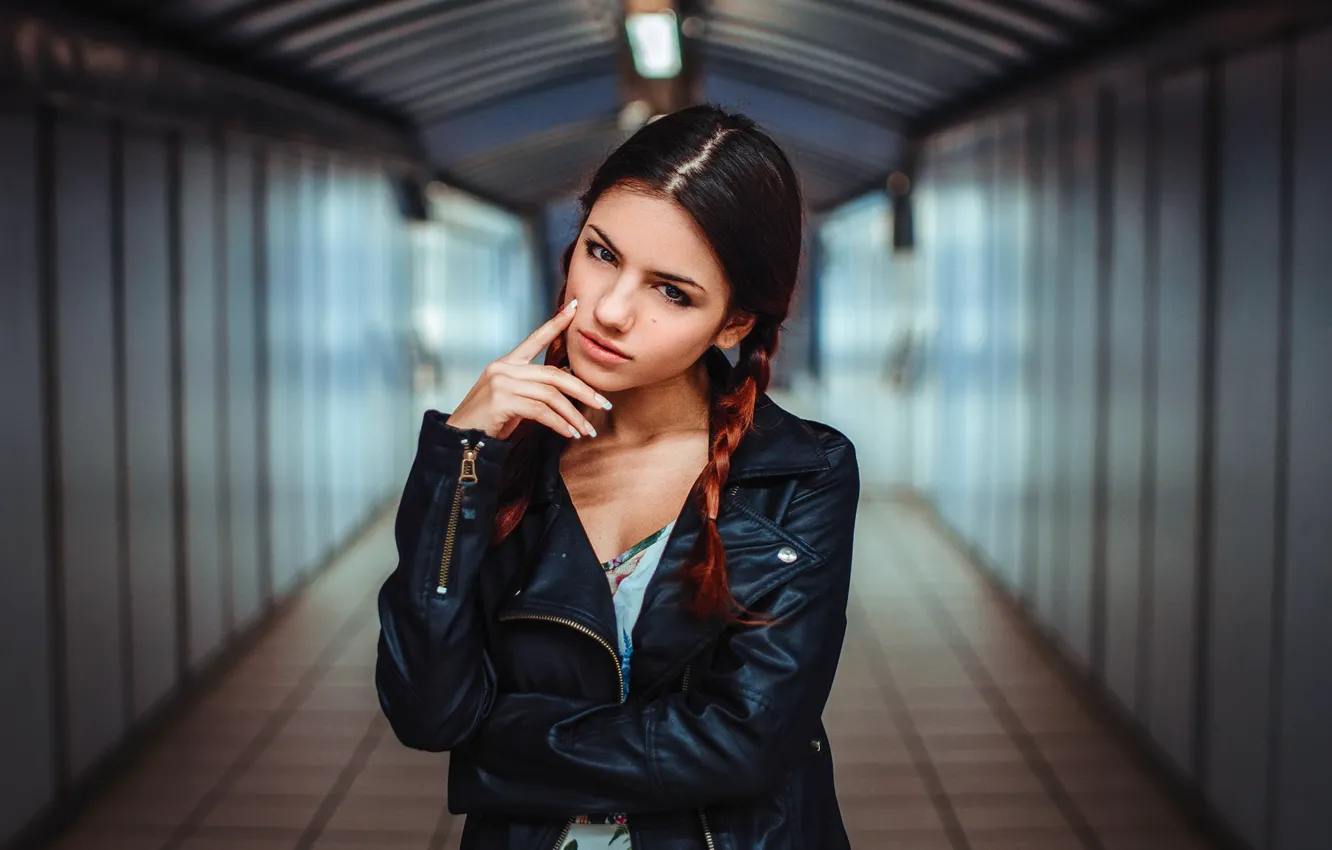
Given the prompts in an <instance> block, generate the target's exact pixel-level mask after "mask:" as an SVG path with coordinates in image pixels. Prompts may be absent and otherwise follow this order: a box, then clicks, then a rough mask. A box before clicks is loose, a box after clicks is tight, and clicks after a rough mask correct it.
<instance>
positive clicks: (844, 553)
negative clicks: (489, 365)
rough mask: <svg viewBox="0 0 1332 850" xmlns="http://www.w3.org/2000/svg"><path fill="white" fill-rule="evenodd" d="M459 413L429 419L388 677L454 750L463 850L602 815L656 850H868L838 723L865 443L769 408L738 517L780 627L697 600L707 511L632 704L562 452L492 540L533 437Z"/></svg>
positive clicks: (650, 618)
mask: <svg viewBox="0 0 1332 850" xmlns="http://www.w3.org/2000/svg"><path fill="white" fill-rule="evenodd" d="M446 418H447V417H446V416H444V415H443V414H440V413H437V412H433V411H432V412H430V413H427V414H426V416H425V421H424V424H423V426H422V428H421V434H420V440H419V445H418V448H417V455H416V460H415V462H414V464H413V466H412V469H411V472H410V474H409V476H408V479H407V483H406V489H405V491H404V493H403V497H402V502H401V505H400V507H399V511H398V515H397V525H396V537H397V546H398V554H399V561H398V566H397V569H396V570H395V571H394V572H393V573H392V575H390V576H389V578H388V580H387V581H386V582H385V583H384V585H383V588H382V589H381V591H380V597H379V614H380V620H381V634H380V641H379V660H378V665H377V668H376V675H375V679H376V684H377V686H378V690H379V698H380V703H381V705H382V706H383V710H384V713H385V715H386V716H387V717H388V719H389V721H390V723H391V725H392V727H393V730H394V732H395V733H396V735H397V736H398V738H399V740H401V741H402V743H404V744H405V745H407V746H409V747H413V748H417V749H421V750H429V751H436V752H438V751H445V750H448V751H451V753H452V755H451V757H450V760H449V761H450V764H449V792H448V802H449V809H450V811H452V812H454V813H464V812H465V813H467V814H468V818H467V822H466V826H465V828H464V831H463V839H462V847H463V849H464V850H547V848H552V850H553V848H555V847H556V845H557V844H558V843H559V842H560V841H561V840H562V837H563V835H564V834H565V830H566V827H567V824H568V823H569V819H570V817H571V816H573V815H576V814H584V813H599V812H624V813H627V814H628V815H629V823H630V829H631V837H632V841H633V847H634V850H779V848H780V850H840V848H846V847H849V844H848V841H847V836H846V831H845V829H844V828H843V826H842V819H841V814H840V811H839V809H838V805H837V798H836V794H835V791H834V787H833V767H832V750H831V748H830V747H829V746H828V741H827V738H826V737H825V734H824V730H823V725H822V721H821V719H820V718H821V715H822V712H823V708H824V704H825V702H826V700H827V698H828V693H829V690H830V689H831V687H832V682H833V675H834V673H835V671H836V669H837V662H838V657H839V655H840V652H841V648H842V640H843V636H844V634H845V628H846V605H847V594H848V589H849V584H850V577H851V548H852V532H853V528H854V523H855V516H856V507H857V501H858V497H859V490H860V479H859V471H858V467H857V463H856V455H855V449H854V447H853V446H852V444H851V442H850V441H849V440H848V439H847V438H846V437H845V436H843V435H842V434H840V433H838V432H837V431H835V430H833V429H832V428H829V427H827V426H823V425H819V424H817V423H813V422H809V421H806V420H802V419H799V418H797V417H795V416H793V415H792V414H790V413H788V412H786V411H784V410H782V409H781V408H779V407H778V406H777V405H776V404H774V403H773V402H772V401H771V400H770V399H769V398H767V396H760V400H759V403H758V406H757V408H756V411H755V424H756V427H755V429H754V430H752V431H751V432H750V433H749V434H748V435H746V437H745V438H744V439H743V440H742V441H741V444H740V446H739V447H738V448H737V450H736V452H735V453H734V455H733V458H732V465H731V471H730V475H729V478H728V485H727V487H726V490H725V496H724V497H723V501H722V507H721V512H720V515H719V517H718V520H717V522H718V528H719V530H720V532H721V536H722V539H723V541H724V542H725V545H726V551H727V566H728V571H729V577H730V583H731V590H732V593H733V595H734V596H735V598H736V599H737V600H738V601H739V602H740V603H741V604H742V605H744V606H745V607H746V608H748V609H750V610H752V611H755V612H762V613H765V614H770V615H772V616H774V617H776V618H777V620H778V621H779V622H778V623H777V624H775V625H767V626H762V627H754V626H729V627H728V626H724V625H723V624H722V623H720V622H719V621H707V620H700V619H698V618H696V617H695V616H694V615H692V614H691V613H690V612H689V611H688V610H687V609H686V605H687V602H688V596H689V593H688V591H687V589H686V588H685V587H684V586H683V584H682V583H681V582H680V576H679V571H680V567H681V566H682V564H683V562H684V560H685V559H686V557H687V555H688V553H689V551H690V546H691V543H692V542H693V540H694V538H695V535H696V534H697V533H698V531H699V528H700V520H699V518H698V514H697V511H696V509H695V508H694V505H693V503H692V501H690V502H689V503H688V504H686V506H685V507H684V509H683V510H682V512H681V514H680V516H679V518H678V519H677V524H676V527H675V529H674V531H673V533H672V535H671V538H670V540H669V542H668V543H667V547H666V549H665V551H664V553H663V555H662V558H661V561H660V563H659V565H658V568H657V573H656V574H655V575H654V576H653V578H652V581H651V583H650V584H649V587H648V591H647V596H646V598H645V600H644V603H643V609H642V613H641V614H640V615H639V619H638V622H637V626H636V628H635V630H634V634H633V645H634V654H633V664H632V665H631V675H630V682H629V695H628V697H627V699H626V700H625V701H623V702H621V700H620V694H621V686H620V676H621V675H622V674H621V671H620V663H619V659H618V656H617V653H616V651H615V649H614V647H615V646H616V645H617V644H616V641H615V634H616V632H615V627H614V624H615V613H614V609H613V606H612V602H611V596H610V594H609V593H608V592H607V589H606V580H605V577H604V575H603V574H602V572H601V570H600V569H599V568H598V564H597V559H596V556H595V555H594V553H593V551H592V548H591V544H590V543H589V542H588V540H587V537H586V535H585V533H584V531H583V529H582V527H581V525H580V524H579V521H578V518H577V516H576V515H575V513H574V512H573V511H572V510H571V509H570V503H569V496H568V491H567V490H566V489H565V488H564V486H563V480H562V479H561V478H560V476H559V474H558V469H559V467H558V453H557V452H556V451H550V452H548V453H547V455H546V456H547V458H548V461H547V462H546V464H545V468H544V472H543V473H542V474H541V476H540V477H539V479H538V485H537V489H536V494H535V496H534V498H533V500H532V505H531V507H530V508H529V510H528V512H527V514H526V516H525V517H524V519H523V520H522V522H521V523H520V524H519V526H518V528H517V529H516V530H515V531H514V533H513V534H512V535H510V536H509V537H508V538H507V539H506V540H505V541H504V542H503V543H502V544H500V545H499V546H490V545H489V544H488V538H489V535H490V530H491V526H492V523H493V521H494V518H495V512H496V508H497V501H498V494H499V486H498V484H499V480H500V473H501V470H502V469H503V466H504V463H505V459H506V456H507V454H508V451H509V449H510V447H511V446H510V444H508V443H506V442H504V441H500V440H494V439H491V438H490V437H488V436H487V435H486V434H485V433H484V432H480V431H460V430H457V429H454V428H452V427H450V426H447V425H445V424H444V420H445V419H446ZM541 430H542V432H543V433H549V432H546V431H545V430H544V429H541ZM551 448H552V449H553V448H554V445H553V444H552V446H551Z"/></svg>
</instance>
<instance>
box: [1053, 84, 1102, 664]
mask: <svg viewBox="0 0 1332 850" xmlns="http://www.w3.org/2000/svg"><path fill="white" fill-rule="evenodd" d="M1097 104H1098V101H1097V98H1096V94H1095V93H1094V92H1086V93H1083V94H1080V95H1078V96H1077V97H1075V98H1074V99H1073V101H1072V107H1071V110H1070V114H1069V120H1070V122H1071V126H1070V128H1069V129H1070V137H1069V139H1068V141H1067V144H1069V145H1070V147H1069V149H1068V150H1067V152H1066V155H1067V157H1068V167H1069V169H1070V172H1069V173H1068V174H1067V176H1066V180H1067V184H1066V185H1067V192H1068V195H1067V198H1068V203H1069V209H1068V210H1067V211H1066V217H1065V221H1066V222H1067V226H1068V228H1069V230H1068V239H1069V241H1068V242H1067V246H1068V252H1069V256H1068V257H1067V258H1066V260H1065V265H1064V268H1065V269H1066V270H1067V275H1068V276H1067V277H1066V278H1065V279H1064V280H1063V281H1062V282H1061V285H1062V288H1063V289H1064V290H1065V291H1066V295H1065V299H1064V301H1063V302H1062V303H1063V305H1064V310H1063V311H1061V314H1060V321H1059V324H1060V330H1061V334H1060V348H1059V354H1058V357H1059V362H1060V364H1061V366H1062V371H1061V387H1060V395H1059V396H1058V397H1059V398H1060V403H1059V414H1060V416H1061V420H1060V429H1059V433H1060V435H1061V439H1060V441H1059V442H1060V445H1061V448H1062V451H1063V457H1062V459H1061V465H1060V467H1059V468H1060V471H1061V472H1060V493H1061V498H1060V502H1059V504H1060V508H1061V512H1060V514H1059V516H1060V517H1061V521H1060V529H1059V533H1060V535H1061V537H1062V540H1063V546H1062V547H1061V548H1060V550H1059V551H1061V553H1062V555H1063V558H1064V560H1063V561H1062V562H1061V563H1059V565H1058V566H1059V569H1061V570H1062V571H1063V574H1064V580H1063V588H1064V598H1063V600H1062V612H1063V618H1062V620H1056V622H1057V623H1060V624H1061V625H1060V631H1061V632H1062V634H1063V637H1064V640H1065V641H1066V642H1067V643H1068V647H1069V649H1070V651H1072V653H1073V654H1074V656H1075V657H1076V658H1077V659H1078V660H1079V661H1080V662H1082V663H1084V664H1085V663H1088V662H1089V660H1090V658H1091V640H1092V540H1093V537H1092V535H1093V523H1094V517H1093V516H1092V496H1093V490H1094V488H1095V480H1094V471H1095V458H1096V429H1097V422H1096V352H1097V334H1098V321H1097V307H1098V303H1099V298H1100V296H1099V271H1098V257H1097V246H1098V241H1097V227H1098V217H1097V211H1098V207H1099V203H1100V200H1099V196H1098V187H1097V177H1098V174H1097V169H1098V167H1099V160H1098V156H1099V152H1100V145H1099V140H1098V137H1097V134H1098V127H1097V119H1098V112H1097ZM1057 610H1058V609H1057Z"/></svg>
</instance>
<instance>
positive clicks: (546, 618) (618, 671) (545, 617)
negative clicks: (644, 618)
mask: <svg viewBox="0 0 1332 850" xmlns="http://www.w3.org/2000/svg"><path fill="white" fill-rule="evenodd" d="M499 619H500V622H505V623H507V622H510V621H512V620H540V621H542V622H545V623H558V624H560V625H561V626H568V627H569V628H571V629H574V630H575V631H578V632H581V633H582V634H585V635H587V636H588V637H590V638H592V639H593V640H595V641H596V642H597V643H599V644H601V645H602V646H603V647H605V648H606V651H607V652H609V653H610V656H611V660H612V661H614V662H615V679H616V681H617V682H618V683H619V685H620V690H619V694H620V702H621V703H623V702H624V667H622V666H621V665H620V654H619V653H618V652H616V651H615V647H613V646H611V645H610V642H609V641H607V640H606V639H605V638H603V637H602V636H601V635H599V634H597V633H596V632H594V631H592V630H591V629H589V628H588V627H587V626H584V625H583V624H582V623H578V622H575V621H573V620H570V619H568V618H566V617H552V616H550V615H549V614H509V615H506V616H502V617H500V618H499ZM576 821H577V818H569V821H568V823H566V824H565V825H564V831H563V832H561V833H560V837H559V838H558V839H556V840H555V847H554V850H560V848H561V847H562V846H564V840H565V839H566V838H568V837H569V833H570V832H572V831H573V826H574V823H575V822H576Z"/></svg>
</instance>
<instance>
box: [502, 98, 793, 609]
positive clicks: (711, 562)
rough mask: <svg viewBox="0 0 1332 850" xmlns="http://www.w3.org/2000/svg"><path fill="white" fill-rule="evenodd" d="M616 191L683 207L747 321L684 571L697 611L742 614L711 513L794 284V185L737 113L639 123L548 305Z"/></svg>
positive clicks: (763, 385)
mask: <svg viewBox="0 0 1332 850" xmlns="http://www.w3.org/2000/svg"><path fill="white" fill-rule="evenodd" d="M620 186H623V187H627V188H632V189H633V190H634V191H637V192H644V193H648V194H652V195H656V196H658V197H662V198H667V199H669V200H671V201H673V202H675V203H676V204H678V205H679V206H680V207H681V208H682V209H683V210H684V211H685V212H687V213H688V214H689V215H690V216H691V217H692V218H693V219H694V221H695V222H696V223H697V224H698V226H699V228H700V229H701V230H702V232H703V234H704V235H705V236H706V238H707V240H708V243H709V245H710V246H711V248H712V250H713V253H714V254H715V255H716V256H717V258H718V260H719V261H720V263H721V267H722V270H723V271H724V272H725V275H726V280H727V282H728V284H729V286H730V301H729V303H728V305H727V308H728V310H729V311H730V314H735V313H744V314H747V315H749V316H752V317H754V320H755V321H754V327H753V329H752V330H751V331H750V332H749V334H748V335H747V336H746V337H745V338H744V339H743V340H741V342H740V346H739V356H738V358H737V362H736V365H735V368H734V369H732V370H731V374H730V379H729V380H728V381H727V382H726V386H715V385H714V386H712V387H711V390H710V404H709V411H708V431H709V440H710V442H709V451H708V462H707V465H706V466H705V467H704V468H703V471H702V472H701V473H700V474H699V477H698V479H697V480H696V481H695V483H694V487H693V489H692V490H691V493H690V498H692V499H693V501H694V503H695V505H696V506H697V508H698V511H699V513H700V515H701V517H702V520H703V531H702V533H701V534H699V538H698V542H697V544H696V546H695V548H694V550H693V552H692V553H691V556H690V559H689V562H688V564H687V566H686V568H685V576H686V578H687V580H688V581H689V582H690V584H691V585H692V588H693V592H694V598H693V605H692V607H693V610H694V612H695V613H696V614H698V615H699V616H701V617H708V616H719V617H722V618H724V619H726V620H728V621H735V620H738V619H739V617H738V616H737V612H738V611H739V610H740V609H739V607H738V606H737V605H736V603H735V601H734V600H733V599H732V597H731V593H730V587H729V582H728V581H727V574H726V551H725V548H724V546H723V545H722V539H721V534H720V533H719V532H718V530H717V523H716V520H717V512H718V510H719V508H720V506H721V494H722V490H723V488H724V487H725V485H726V479H727V476H728V474H729V473H730V468H731V454H732V453H733V452H734V451H735V449H736V447H737V446H738V445H739V444H740V440H741V438H742V437H744V435H745V433H746V432H747V431H748V430H749V429H750V427H751V426H752V425H753V421H754V404H755V401H756V400H757V398H758V395H759V393H761V392H763V391H764V390H766V389H767V386H768V375H769V364H770V362H771V360H772V358H773V356H774V355H775V354H776V353H777V345H778V340H779V337H780V332H781V323H782V321H783V320H784V319H785V318H786V315H787V312H788V310H789V309H790V305H791V297H792V294H793V292H794V291H795V286H796V279H797V276H798V274H799V267H800V258H801V249H802V245H803V230H804V207H803V203H802V200H801V196H800V187H799V182H798V180H797V178H796V175H795V172H794V170H793V169H792V167H791V163H790V161H789V160H788V159H787V158H786V155H785V154H784V153H783V152H782V150H781V148H780V147H778V145H777V144H776V142H774V141H773V140H772V139H771V138H770V137H769V136H768V135H767V134H766V133H764V132H763V131H762V130H760V129H759V128H758V127H757V125H755V123H754V122H753V121H751V120H750V119H749V118H746V117H745V116H743V115H737V114H733V113H729V112H725V111H723V110H721V109H718V108H716V107H712V106H694V107H690V108H688V109H684V110H681V111H679V112H674V113H671V114H669V115H665V116H663V117H661V118H659V119H657V120H656V121H653V122H652V123H650V124H647V125H646V126H644V127H643V128H642V129H640V130H639V131H638V132H637V133H635V134H634V135H633V136H631V137H630V138H629V139H628V140H626V141H625V142H624V143H623V144H622V145H620V147H618V148H617V149H616V150H615V151H614V152H613V153H611V154H610V156H609V157H608V158H607V159H606V161H605V162H604V163H602V165H601V167H600V168H599V169H597V171H596V173H595V174H594V175H593V177H592V180H591V183H590V184H589V185H588V187H587V190H586V192H584V193H583V195H582V197H581V198H580V199H579V200H580V203H581V207H582V217H581V221H580V223H579V226H578V230H577V231H576V232H575V238H574V241H573V242H572V243H570V245H569V247H568V248H567V249H566V250H565V252H564V255H563V266H564V272H565V276H566V283H565V287H564V288H561V290H560V294H559V298H558V299H557V301H556V303H557V304H562V303H564V297H565V292H564V290H565V288H567V287H568V283H567V277H568V272H569V264H570V262H571V260H572V258H573V251H574V249H575V246H576V245H577V233H579V232H581V231H582V228H583V225H585V224H586V223H587V217H588V214H589V213H590V212H591V210H592V207H593V205H594V204H596V202H597V199H598V198H600V197H601V196H602V195H603V194H605V193H606V192H607V191H609V190H610V189H613V188H615V187H620ZM545 362H546V364H548V365H552V366H565V365H567V364H568V362H569V360H568V354H567V351H566V348H565V339H564V337H563V335H561V336H560V337H559V338H557V339H556V340H555V341H554V342H552V343H551V344H550V345H549V346H548V347H547V350H546V358H545ZM538 427H543V426H538V425H536V424H535V423H533V422H531V421H530V420H529V421H525V422H523V423H522V424H521V425H520V426H519V427H518V428H517V429H516V430H515V432H514V434H513V435H512V437H511V439H512V440H513V441H514V442H515V445H514V447H513V449H512V451H511V453H510V456H509V463H508V464H506V469H505V482H504V484H503V491H502V492H501V495H500V508H499V512H498V514H497V516H496V520H495V528H494V535H493V539H494V541H495V542H498V541H500V540H503V539H504V538H505V537H507V536H508V534H509V533H510V532H511V531H513V529H514V528H515V527H516V526H517V525H518V523H519V521H520V520H521V519H522V517H523V514H524V513H525V512H526V510H527V507H528V504H529V501H530V499H531V495H532V488H533V486H534V483H535V479H536V475H537V470H538V467H539V464H540V460H541V458H540V457H539V450H538V448H537V446H538V441H537V440H535V439H532V436H533V431H534V430H535V429H536V428H538Z"/></svg>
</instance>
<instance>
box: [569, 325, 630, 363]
mask: <svg viewBox="0 0 1332 850" xmlns="http://www.w3.org/2000/svg"><path fill="white" fill-rule="evenodd" d="M578 341H579V342H580V343H581V344H582V347H583V351H585V352H587V354H588V355H589V356H590V357H592V358H594V359H596V360H600V361H602V362H603V363H620V362H623V361H625V360H629V359H630V357H629V355H628V354H625V353H624V352H623V351H621V350H620V349H618V348H616V347H615V346H613V345H611V344H610V343H609V342H607V341H606V340H604V339H602V338H601V337H599V336H597V335H596V334H590V333H587V332H586V331H578Z"/></svg>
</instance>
